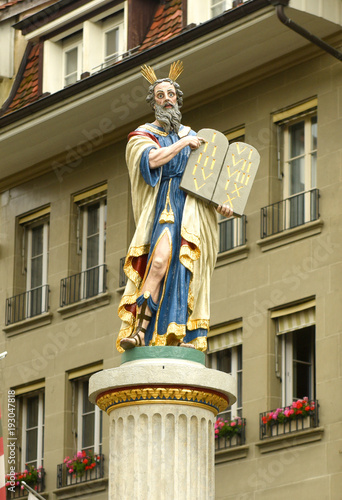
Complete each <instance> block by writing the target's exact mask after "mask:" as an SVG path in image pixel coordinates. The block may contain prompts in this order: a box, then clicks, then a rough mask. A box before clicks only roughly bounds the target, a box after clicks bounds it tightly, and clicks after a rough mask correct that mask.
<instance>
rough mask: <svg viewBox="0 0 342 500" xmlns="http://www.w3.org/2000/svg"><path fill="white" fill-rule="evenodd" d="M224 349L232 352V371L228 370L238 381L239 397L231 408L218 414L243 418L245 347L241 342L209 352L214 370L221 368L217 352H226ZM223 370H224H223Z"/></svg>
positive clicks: (209, 364)
mask: <svg viewBox="0 0 342 500" xmlns="http://www.w3.org/2000/svg"><path fill="white" fill-rule="evenodd" d="M224 351H230V353H231V357H230V359H231V371H230V372H226V371H225V373H228V374H229V375H232V376H233V377H234V378H235V379H236V381H237V395H236V396H237V397H236V401H235V403H234V404H232V405H231V406H230V408H229V410H225V411H224V412H222V413H220V414H219V415H218V416H222V415H229V418H230V420H233V419H234V418H237V417H240V418H242V413H243V400H242V390H243V353H242V351H243V348H242V343H239V344H237V345H234V346H231V347H223V348H222V349H220V350H217V351H215V352H212V353H208V354H207V357H208V368H211V369H214V370H220V369H219V368H218V362H217V361H218V358H217V354H218V353H224ZM221 371H223V370H221Z"/></svg>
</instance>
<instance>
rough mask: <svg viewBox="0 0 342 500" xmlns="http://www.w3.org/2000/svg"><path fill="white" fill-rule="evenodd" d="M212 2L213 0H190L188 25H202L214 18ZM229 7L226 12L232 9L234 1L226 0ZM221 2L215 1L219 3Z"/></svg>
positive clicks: (226, 7)
mask: <svg viewBox="0 0 342 500" xmlns="http://www.w3.org/2000/svg"><path fill="white" fill-rule="evenodd" d="M212 1H213V0H188V6H187V7H188V11H187V17H188V19H187V22H188V24H192V23H195V24H201V23H203V22H205V21H208V20H209V19H212V18H213V17H214V16H213V14H212ZM226 1H227V5H226V6H225V9H224V11H222V12H225V11H226V10H228V9H231V8H232V5H233V0H226ZM218 2H219V0H215V3H218Z"/></svg>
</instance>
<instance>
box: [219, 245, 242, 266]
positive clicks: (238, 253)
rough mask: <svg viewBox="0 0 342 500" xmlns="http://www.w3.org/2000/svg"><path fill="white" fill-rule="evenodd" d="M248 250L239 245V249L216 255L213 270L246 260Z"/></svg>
mask: <svg viewBox="0 0 342 500" xmlns="http://www.w3.org/2000/svg"><path fill="white" fill-rule="evenodd" d="M248 252H249V248H248V246H247V245H241V246H240V247H236V248H232V249H231V250H228V251H227V252H222V253H219V254H218V255H217V261H216V266H215V268H218V267H222V266H225V265H227V264H232V263H233V262H237V261H238V260H242V259H247V257H248Z"/></svg>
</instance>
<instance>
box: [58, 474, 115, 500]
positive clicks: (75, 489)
mask: <svg viewBox="0 0 342 500" xmlns="http://www.w3.org/2000/svg"><path fill="white" fill-rule="evenodd" d="M107 489H108V478H106V477H103V478H101V479H94V480H92V481H85V482H84V483H78V484H73V485H71V486H64V487H63V488H58V489H57V490H54V491H53V493H54V495H56V497H57V498H58V500H67V499H69V498H71V499H72V498H77V497H81V496H83V495H86V496H87V498H90V496H91V495H93V494H95V493H98V492H100V491H105V490H107Z"/></svg>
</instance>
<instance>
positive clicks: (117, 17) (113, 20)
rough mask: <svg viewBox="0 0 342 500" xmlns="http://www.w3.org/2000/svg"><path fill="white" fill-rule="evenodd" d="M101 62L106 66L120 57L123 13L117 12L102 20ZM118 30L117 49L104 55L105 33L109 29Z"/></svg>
mask: <svg viewBox="0 0 342 500" xmlns="http://www.w3.org/2000/svg"><path fill="white" fill-rule="evenodd" d="M101 24H102V52H103V54H102V64H103V65H104V67H108V66H110V65H111V64H113V63H114V62H117V61H120V60H121V59H122V54H123V52H124V48H125V41H124V13H123V12H118V13H116V14H114V15H113V16H109V17H108V18H105V19H103V20H102V23H101ZM115 30H117V31H118V47H117V48H118V50H117V52H116V53H115V54H109V55H106V34H107V33H109V32H111V31H115Z"/></svg>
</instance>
